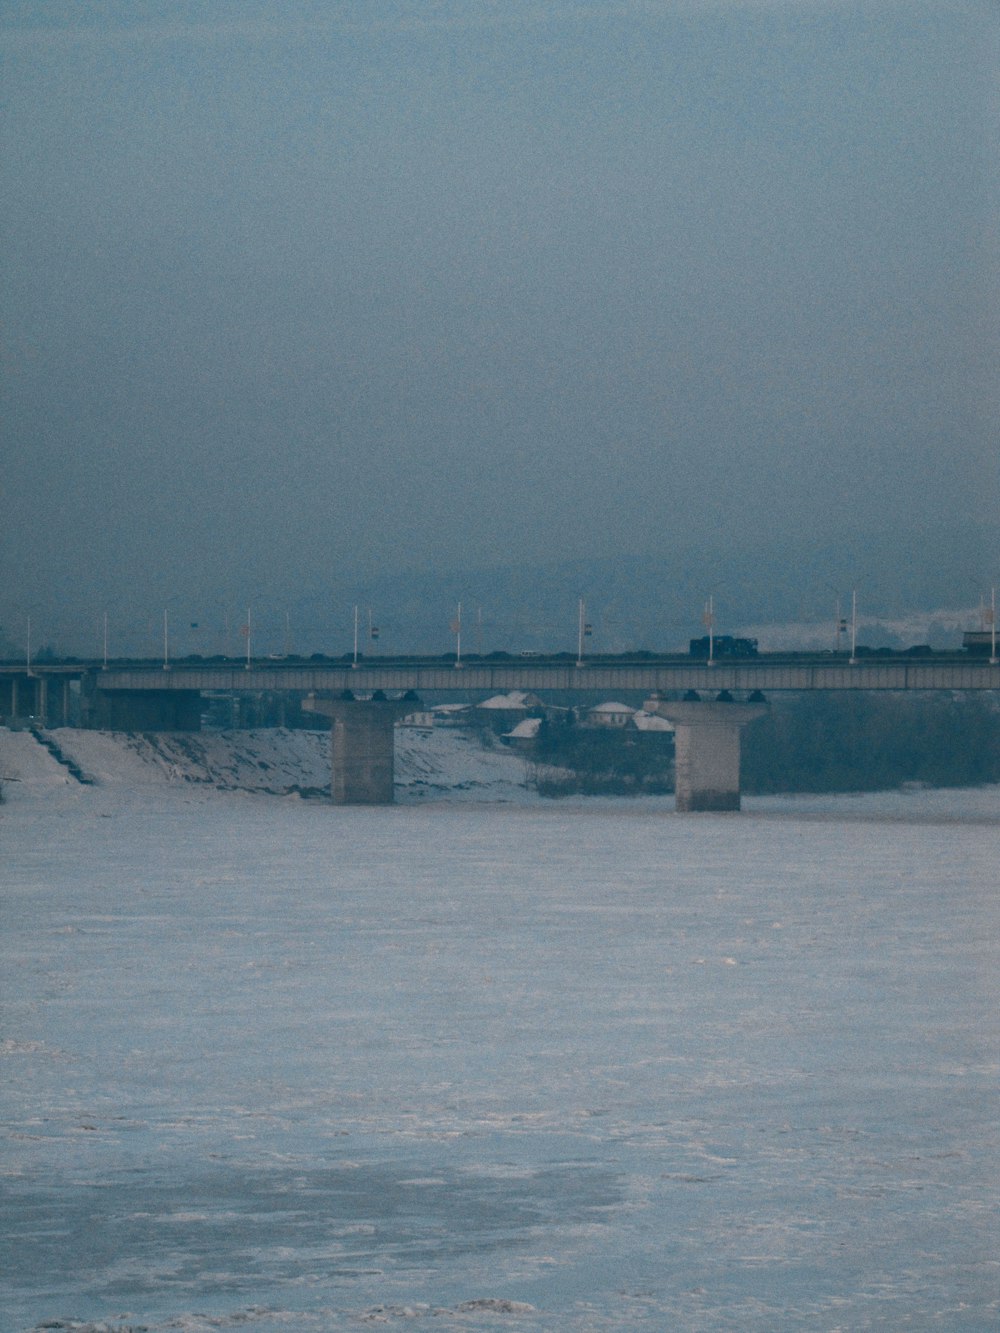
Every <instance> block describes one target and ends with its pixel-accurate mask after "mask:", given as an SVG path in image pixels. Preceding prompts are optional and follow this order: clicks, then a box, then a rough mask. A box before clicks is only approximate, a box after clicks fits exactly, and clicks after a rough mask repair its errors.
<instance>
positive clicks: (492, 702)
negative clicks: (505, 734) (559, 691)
mask: <svg viewBox="0 0 1000 1333" xmlns="http://www.w3.org/2000/svg"><path fill="white" fill-rule="evenodd" d="M470 711H471V712H472V713H473V715H474V716H475V720H476V722H477V724H478V725H479V726H481V727H489V728H490V730H491V731H505V730H508V729H510V728H512V727H515V726H517V724H518V722H521V721H523V720H524V718H526V717H527V716H528V715H529V713H533V712H538V713H540V712H541V711H542V701H541V699H539V697H538V695H537V694H529V693H528V692H527V691H526V690H511V691H510V693H509V694H494V695H492V696H491V697H490V698H489V699H484V700H483V701H482V702H481V703H478V704H476V705H475V707H474V708H473V709H471V710H470Z"/></svg>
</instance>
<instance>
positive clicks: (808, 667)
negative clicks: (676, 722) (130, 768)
mask: <svg viewBox="0 0 1000 1333" xmlns="http://www.w3.org/2000/svg"><path fill="white" fill-rule="evenodd" d="M24 670H25V668H24V664H23V663H22V664H14V663H6V664H0V674H8V675H13V674H20V675H21V676H22V677H23V675H24ZM32 670H33V673H34V674H35V675H37V676H38V677H40V678H41V677H43V676H48V677H55V678H58V677H64V676H66V675H70V676H76V677H80V676H88V677H91V678H92V680H93V683H94V685H95V686H96V688H97V689H98V690H101V691H105V690H108V691H111V690H203V691H204V690H222V691H230V690H232V691H259V690H299V691H304V692H317V693H319V692H334V693H340V692H342V691H343V690H351V691H353V692H355V693H359V694H366V693H370V692H371V691H373V690H385V691H387V692H392V693H402V692H405V691H407V690H414V691H416V692H417V693H420V692H429V691H450V692H454V691H456V690H461V691H470V692H477V693H492V694H504V693H507V692H508V691H510V690H528V691H541V690H562V691H583V690H586V691H593V690H600V691H603V692H609V693H616V692H624V691H638V692H642V693H647V694H651V693H653V692H655V691H661V692H668V691H678V690H681V691H686V690H697V691H698V692H699V693H707V694H709V695H711V694H712V693H717V692H718V691H719V690H730V691H735V692H740V693H743V692H746V693H750V692H752V691H754V690H762V691H764V692H768V691H770V692H773V691H777V690H796V691H800V690H995V689H1000V665H992V664H991V663H990V661H989V659H988V658H987V657H985V656H973V655H970V654H967V653H957V654H943V653H937V654H931V655H929V656H927V657H909V656H906V655H905V654H898V655H893V656H885V657H883V656H875V655H872V656H864V657H858V658H857V660H856V661H855V662H854V663H853V664H852V663H851V662H850V661H849V659H848V657H847V656H846V655H844V654H841V655H837V654H833V653H811V654H761V655H760V656H759V657H749V658H730V659H720V660H718V661H716V662H715V663H714V664H709V663H708V662H706V661H704V660H698V659H695V658H691V657H687V656H675V657H648V658H647V657H643V658H641V659H640V658H636V657H631V658H625V657H623V658H615V659H608V658H603V659H602V658H594V659H591V660H589V661H587V662H585V664H584V665H583V666H582V667H581V666H578V665H577V664H576V663H575V661H573V660H572V659H569V660H567V659H566V657H565V656H563V657H531V658H504V659H501V660H497V659H482V658H480V659H472V660H466V661H463V662H462V664H461V666H456V664H455V663H454V661H452V660H442V659H441V658H417V657H414V658H406V659H404V658H382V659H379V658H365V659H362V660H361V661H360V662H359V663H358V665H357V666H356V667H353V666H352V665H351V663H350V661H343V660H330V661H320V662H317V661H312V660H308V661H303V660H294V661H288V660H273V659H263V660H262V659H258V660H254V661H252V662H251V663H250V664H249V666H248V665H247V664H246V663H244V662H240V661H235V660H232V659H229V660H226V661H223V662H205V661H198V662H192V661H177V662H172V663H170V665H169V666H168V667H166V668H165V667H164V664H163V662H162V661H142V662H138V661H131V662H111V663H109V665H108V667H107V668H106V669H105V668H103V666H102V663H101V662H86V663H83V662H81V663H72V664H70V663H52V664H48V663H46V664H37V665H33V667H32Z"/></svg>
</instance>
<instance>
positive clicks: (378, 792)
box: [302, 690, 420, 805]
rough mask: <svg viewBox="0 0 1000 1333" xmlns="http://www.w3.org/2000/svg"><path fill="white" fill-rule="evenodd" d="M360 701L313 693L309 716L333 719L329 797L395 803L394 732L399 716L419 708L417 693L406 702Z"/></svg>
mask: <svg viewBox="0 0 1000 1333" xmlns="http://www.w3.org/2000/svg"><path fill="white" fill-rule="evenodd" d="M380 693H381V691H376V693H375V695H374V696H373V697H372V698H370V699H356V698H355V697H354V696H353V695H352V694H351V692H350V691H349V690H345V691H344V694H343V695H342V696H341V697H340V698H334V699H327V698H317V697H316V696H315V695H309V696H308V697H307V698H305V699H303V701H302V708H303V711H304V712H307V713H320V714H322V715H323V716H324V717H328V718H330V719H331V724H332V725H331V727H330V768H331V778H330V796H331V798H332V800H333V802H334V804H335V805H391V804H392V802H393V799H394V797H393V778H394V766H395V750H394V741H395V732H394V728H395V725H396V722H397V720H398V719H399V718H401V717H405V715H406V714H407V713H410V712H412V711H413V709H414V707H415V706H417V705H418V704H419V702H420V701H419V700H418V699H417V697H416V695H411V697H409V698H407V697H405V696H404V697H403V698H402V699H386V698H385V697H384V696H382V697H381V698H380V697H379V695H380Z"/></svg>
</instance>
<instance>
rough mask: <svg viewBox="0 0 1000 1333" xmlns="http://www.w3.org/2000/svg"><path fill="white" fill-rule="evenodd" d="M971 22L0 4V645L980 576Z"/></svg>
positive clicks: (702, 7) (991, 492)
mask: <svg viewBox="0 0 1000 1333" xmlns="http://www.w3.org/2000/svg"><path fill="white" fill-rule="evenodd" d="M997 14H998V11H997V8H996V6H994V5H993V4H986V3H984V4H973V3H951V2H949V0H932V2H930V3H893V2H892V0H875V2H874V3H867V2H861V3H854V4H849V3H838V2H837V0H824V2H822V3H808V2H806V0H803V2H801V3H795V0H786V2H782V0H775V3H765V2H764V0H761V2H760V3H741V2H740V0H729V2H728V3H727V2H726V0H719V2H718V3H694V2H693V0H692V2H691V3H685V2H684V0H675V2H674V3H653V2H652V0H649V2H647V3H639V2H636V3H630V2H629V0H622V2H621V3H605V4H599V3H575V2H574V0H567V2H566V3H560V2H559V0H555V2H554V3H548V4H543V3H533V2H530V0H502V2H497V3H494V2H493V0H442V2H440V3H437V2H432V0H420V2H419V3H405V2H402V0H400V2H397V3H381V0H364V2H363V3H346V2H343V3H337V0H322V2H319V0H317V2H316V3H294V2H293V0H288V2H287V3H274V0H269V2H268V3H257V0H238V2H234V3H231V4H230V3H226V0H204V2H201V0H189V2H188V3H185V2H184V0H169V3H168V2H167V0H145V2H143V0H121V3H113V2H105V3H88V2H87V0H79V2H78V3H74V4H72V5H68V4H66V3H65V2H64V0H48V2H46V0H21V2H19V0H5V3H4V5H3V9H2V14H0V50H2V55H3V61H4V73H3V87H4V95H5V102H6V104H5V106H4V108H3V129H2V135H3V141H2V157H3V164H2V171H3V180H2V196H3V203H2V206H0V207H2V210H3V222H4V267H3V289H2V304H3V317H4V340H5V342H4V348H3V394H4V425H3V430H4V441H3V449H4V456H3V473H2V485H3V497H2V506H3V511H2V521H3V533H2V554H3V560H4V568H3V571H2V577H3V583H4V587H3V589H2V590H0V623H4V624H6V623H11V622H13V621H17V620H18V619H19V618H21V617H23V615H24V614H25V613H26V612H28V611H31V610H32V608H34V610H35V614H36V615H37V616H38V617H39V620H40V621H42V622H44V621H46V619H47V620H48V623H49V624H54V623H55V620H56V619H57V618H58V615H59V614H63V615H68V614H69V612H68V610H67V608H69V607H74V608H76V609H77V610H78V611H81V608H82V611H81V614H85V615H86V616H88V617H96V616H97V614H98V613H99V611H100V610H101V609H102V608H103V607H105V606H108V605H111V606H115V607H124V606H125V604H126V603H128V604H129V605H131V606H132V607H133V608H134V607H135V606H137V605H140V604H142V605H145V604H150V605H152V606H159V605H161V604H162V602H163V600H164V599H165V598H166V597H167V596H172V597H174V598H175V600H176V602H177V604H178V606H180V605H181V604H182V603H183V604H184V605H185V606H186V605H187V603H188V602H190V603H191V604H192V605H193V604H194V602H195V601H197V600H198V599H201V600H202V601H205V600H206V599H209V600H211V599H213V598H219V599H222V598H231V599H233V600H235V601H237V602H238V603H246V602H247V601H249V600H253V599H262V600H267V601H270V602H281V600H282V599H284V598H287V597H288V596H289V595H290V593H291V591H292V590H296V589H299V590H301V589H303V588H309V589H316V588H322V587H325V586H329V587H330V588H331V589H332V590H333V594H334V595H336V596H348V595H349V590H350V587H351V586H352V583H358V582H361V581H363V580H365V579H371V578H373V577H377V576H383V575H386V574H392V573H393V572H394V571H395V570H405V571H407V572H408V573H412V572H414V571H420V570H422V569H427V570H433V569H437V570H450V569H454V568H464V567H477V566H490V565H501V564H505V563H508V562H511V561H517V562H521V561H527V562H534V561H542V560H546V561H551V560H553V559H563V558H565V559H568V560H579V559H581V558H587V557H591V556H593V557H595V558H602V557H608V556H613V555H621V554H622V553H628V552H630V551H635V552H636V553H641V554H642V555H643V556H650V555H652V556H654V557H655V556H656V555H657V553H658V552H659V551H661V550H666V549H668V547H669V546H670V544H671V543H675V542H677V541H682V542H684V543H686V544H688V545H691V544H694V545H695V546H696V545H697V543H698V542H699V541H701V540H703V539H704V540H713V541H715V540H717V539H718V536H719V534H720V533H722V534H725V536H726V540H727V541H729V540H731V541H732V543H733V545H734V547H736V548H737V549H742V548H743V547H744V546H745V547H746V548H747V549H748V550H749V549H752V548H753V547H754V546H756V545H759V544H760V541H761V539H762V538H768V539H772V538H775V537H780V539H782V540H785V539H787V541H788V543H789V546H790V547H791V548H796V547H798V546H800V545H801V544H802V543H804V542H807V541H811V540H814V539H815V540H817V541H821V542H825V543H829V542H831V541H836V540H837V539H838V537H839V536H840V535H842V534H846V537H845V539H846V540H850V541H855V542H857V541H860V542H861V543H862V546H863V540H864V537H863V534H864V533H865V532H866V531H872V530H877V531H879V532H880V533H881V534H882V535H883V536H884V535H885V534H886V533H889V534H892V533H894V532H900V533H902V532H904V531H905V532H908V533H911V534H912V533H913V532H914V531H917V532H923V531H926V533H927V534H928V537H927V539H928V542H936V541H939V534H940V533H941V532H942V531H944V532H947V530H948V528H949V526H951V525H961V526H965V525H967V524H982V525H983V530H984V531H989V532H991V533H992V534H993V537H994V539H995V538H996V537H997V534H998V533H1000V510H998V484H1000V471H998V459H997V453H998V450H997V434H996V420H997V416H996V408H997V398H996V390H995V375H996V364H995V355H996V340H995V323H994V320H995V312H996V309H997V298H998V295H1000V292H998V282H997V267H996V256H997V251H996V243H995V242H996V236H995V218H996V213H997V205H998V202H1000V201H998V191H997V174H996V154H997V126H998V117H997V100H998V99H997V82H996V71H997V68H998V59H997V58H998V42H997V33H998V25H997ZM991 232H992V234H991ZM859 558H862V559H863V552H862V555H861V556H860V557H859ZM941 559H942V560H943V561H946V560H947V559H948V551H947V549H946V546H943V547H942V549H941ZM991 560H992V562H993V567H992V568H989V567H988V565H989V562H990V561H991ZM998 563H1000V562H998V556H997V552H996V550H994V551H992V552H988V551H986V550H985V549H984V568H983V570H982V579H983V582H984V586H986V587H988V585H989V581H990V579H991V578H995V577H996V576H997V573H998V572H1000V571H998Z"/></svg>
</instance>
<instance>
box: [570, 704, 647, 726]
mask: <svg viewBox="0 0 1000 1333" xmlns="http://www.w3.org/2000/svg"><path fill="white" fill-rule="evenodd" d="M634 714H635V709H634V708H630V707H629V706H628V704H620V703H616V702H614V701H613V700H609V701H608V702H607V703H603V704H596V705H595V706H594V707H593V708H588V709H587V711H586V712H585V713H584V714H583V716H582V717H581V718H580V724H581V726H584V727H627V726H628V725H629V723H630V722H631V721H632V718H633V716H634Z"/></svg>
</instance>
